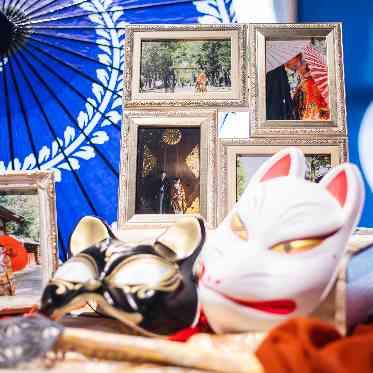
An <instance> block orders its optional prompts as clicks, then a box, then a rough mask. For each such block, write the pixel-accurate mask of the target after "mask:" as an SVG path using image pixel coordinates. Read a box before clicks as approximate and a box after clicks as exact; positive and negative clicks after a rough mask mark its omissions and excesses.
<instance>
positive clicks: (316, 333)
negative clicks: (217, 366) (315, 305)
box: [256, 318, 373, 373]
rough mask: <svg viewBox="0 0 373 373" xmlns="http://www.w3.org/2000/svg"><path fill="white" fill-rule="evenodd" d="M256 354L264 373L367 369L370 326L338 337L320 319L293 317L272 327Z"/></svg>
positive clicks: (371, 356) (372, 348)
mask: <svg viewBox="0 0 373 373" xmlns="http://www.w3.org/2000/svg"><path fill="white" fill-rule="evenodd" d="M256 355H257V357H258V358H259V360H260V361H261V363H262V365H263V368H264V370H265V372H266V373H368V372H369V373H371V372H373V326H369V327H367V326H364V327H360V328H358V329H357V330H356V331H355V333H354V334H353V335H352V336H349V337H342V336H341V335H340V334H339V333H338V331H337V330H336V329H335V328H334V327H333V326H332V325H329V324H327V323H325V322H322V321H320V320H314V319H302V318H299V319H293V320H289V321H287V322H285V323H283V324H282V325H280V326H278V327H276V328H275V329H273V330H272V331H271V332H270V333H269V335H268V336H267V338H265V340H264V341H263V342H262V344H261V345H260V346H259V348H258V350H257V351H256Z"/></svg>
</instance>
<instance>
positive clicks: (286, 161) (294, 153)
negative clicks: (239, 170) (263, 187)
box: [250, 148, 306, 183]
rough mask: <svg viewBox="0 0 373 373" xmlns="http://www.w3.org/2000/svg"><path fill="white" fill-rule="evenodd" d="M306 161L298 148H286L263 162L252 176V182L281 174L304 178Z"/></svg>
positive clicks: (258, 181)
mask: <svg viewBox="0 0 373 373" xmlns="http://www.w3.org/2000/svg"><path fill="white" fill-rule="evenodd" d="M305 172H306V161H305V158H304V155H303V153H302V152H301V151H300V150H299V149H297V148H286V149H283V150H281V151H279V152H278V153H276V154H275V155H273V156H272V157H271V158H270V159H268V160H267V161H266V162H264V163H263V164H262V166H261V167H260V168H259V169H258V170H257V171H256V173H255V174H254V176H253V177H252V178H251V180H250V183H260V182H263V181H267V180H271V179H274V178H276V177H281V176H295V177H300V178H304V175H305Z"/></svg>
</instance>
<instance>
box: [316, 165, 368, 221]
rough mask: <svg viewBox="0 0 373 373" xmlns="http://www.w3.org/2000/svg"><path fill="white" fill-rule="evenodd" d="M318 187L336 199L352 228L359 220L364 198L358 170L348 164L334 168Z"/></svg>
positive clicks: (361, 180) (362, 184)
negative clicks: (321, 187)
mask: <svg viewBox="0 0 373 373" xmlns="http://www.w3.org/2000/svg"><path fill="white" fill-rule="evenodd" d="M320 185H321V186H323V187H324V188H325V189H326V190H327V191H328V192H329V193H330V194H331V195H332V196H333V197H334V198H335V199H336V201H337V202H338V203H339V205H340V206H341V207H342V208H343V210H344V211H345V216H346V218H347V219H349V220H350V224H351V225H352V226H353V227H354V225H356V224H357V223H358V220H359V219H360V214H361V210H362V208H363V204H364V196H365V192H364V183H363V179H362V176H361V174H360V171H359V169H358V168H357V167H356V166H355V165H353V164H350V163H344V164H341V165H339V166H336V167H334V168H333V169H331V170H330V171H329V172H328V173H327V174H326V175H325V176H324V177H323V179H322V180H321V181H320Z"/></svg>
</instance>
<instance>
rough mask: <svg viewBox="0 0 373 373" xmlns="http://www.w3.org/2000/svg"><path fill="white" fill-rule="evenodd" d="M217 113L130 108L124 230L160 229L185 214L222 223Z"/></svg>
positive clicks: (125, 132) (122, 194)
mask: <svg viewBox="0 0 373 373" xmlns="http://www.w3.org/2000/svg"><path fill="white" fill-rule="evenodd" d="M216 117H217V113H216V111H215V110H206V111H204V110H199V111H185V110H182V111H126V112H125V113H124V126H122V145H121V170H120V186H119V216H118V228H119V229H123V228H127V227H131V228H137V229H138V228H139V227H141V228H143V227H147V228H159V227H162V226H165V225H168V224H170V223H173V222H175V221H176V219H178V218H179V217H181V216H182V215H184V214H197V215H201V216H203V217H204V218H205V219H206V221H207V223H208V225H209V226H211V227H213V226H215V224H216V206H215V205H216V202H215V200H216V198H215V196H216V194H215V192H216V188H217V180H216V179H217V178H216V167H215V164H216V158H217V155H216V153H217V128H216V127H217V124H216Z"/></svg>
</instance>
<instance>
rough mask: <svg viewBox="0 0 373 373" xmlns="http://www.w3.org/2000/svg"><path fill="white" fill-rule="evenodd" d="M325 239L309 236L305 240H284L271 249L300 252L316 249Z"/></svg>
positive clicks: (292, 252)
mask: <svg viewBox="0 0 373 373" xmlns="http://www.w3.org/2000/svg"><path fill="white" fill-rule="evenodd" d="M323 240H324V239H322V238H309V239H305V240H294V241H288V242H282V243H279V244H277V245H275V246H272V248H271V250H272V251H276V252H278V253H283V254H299V253H302V252H305V251H309V250H312V249H314V248H315V247H317V246H319V245H320V244H321V243H322V242H323Z"/></svg>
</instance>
